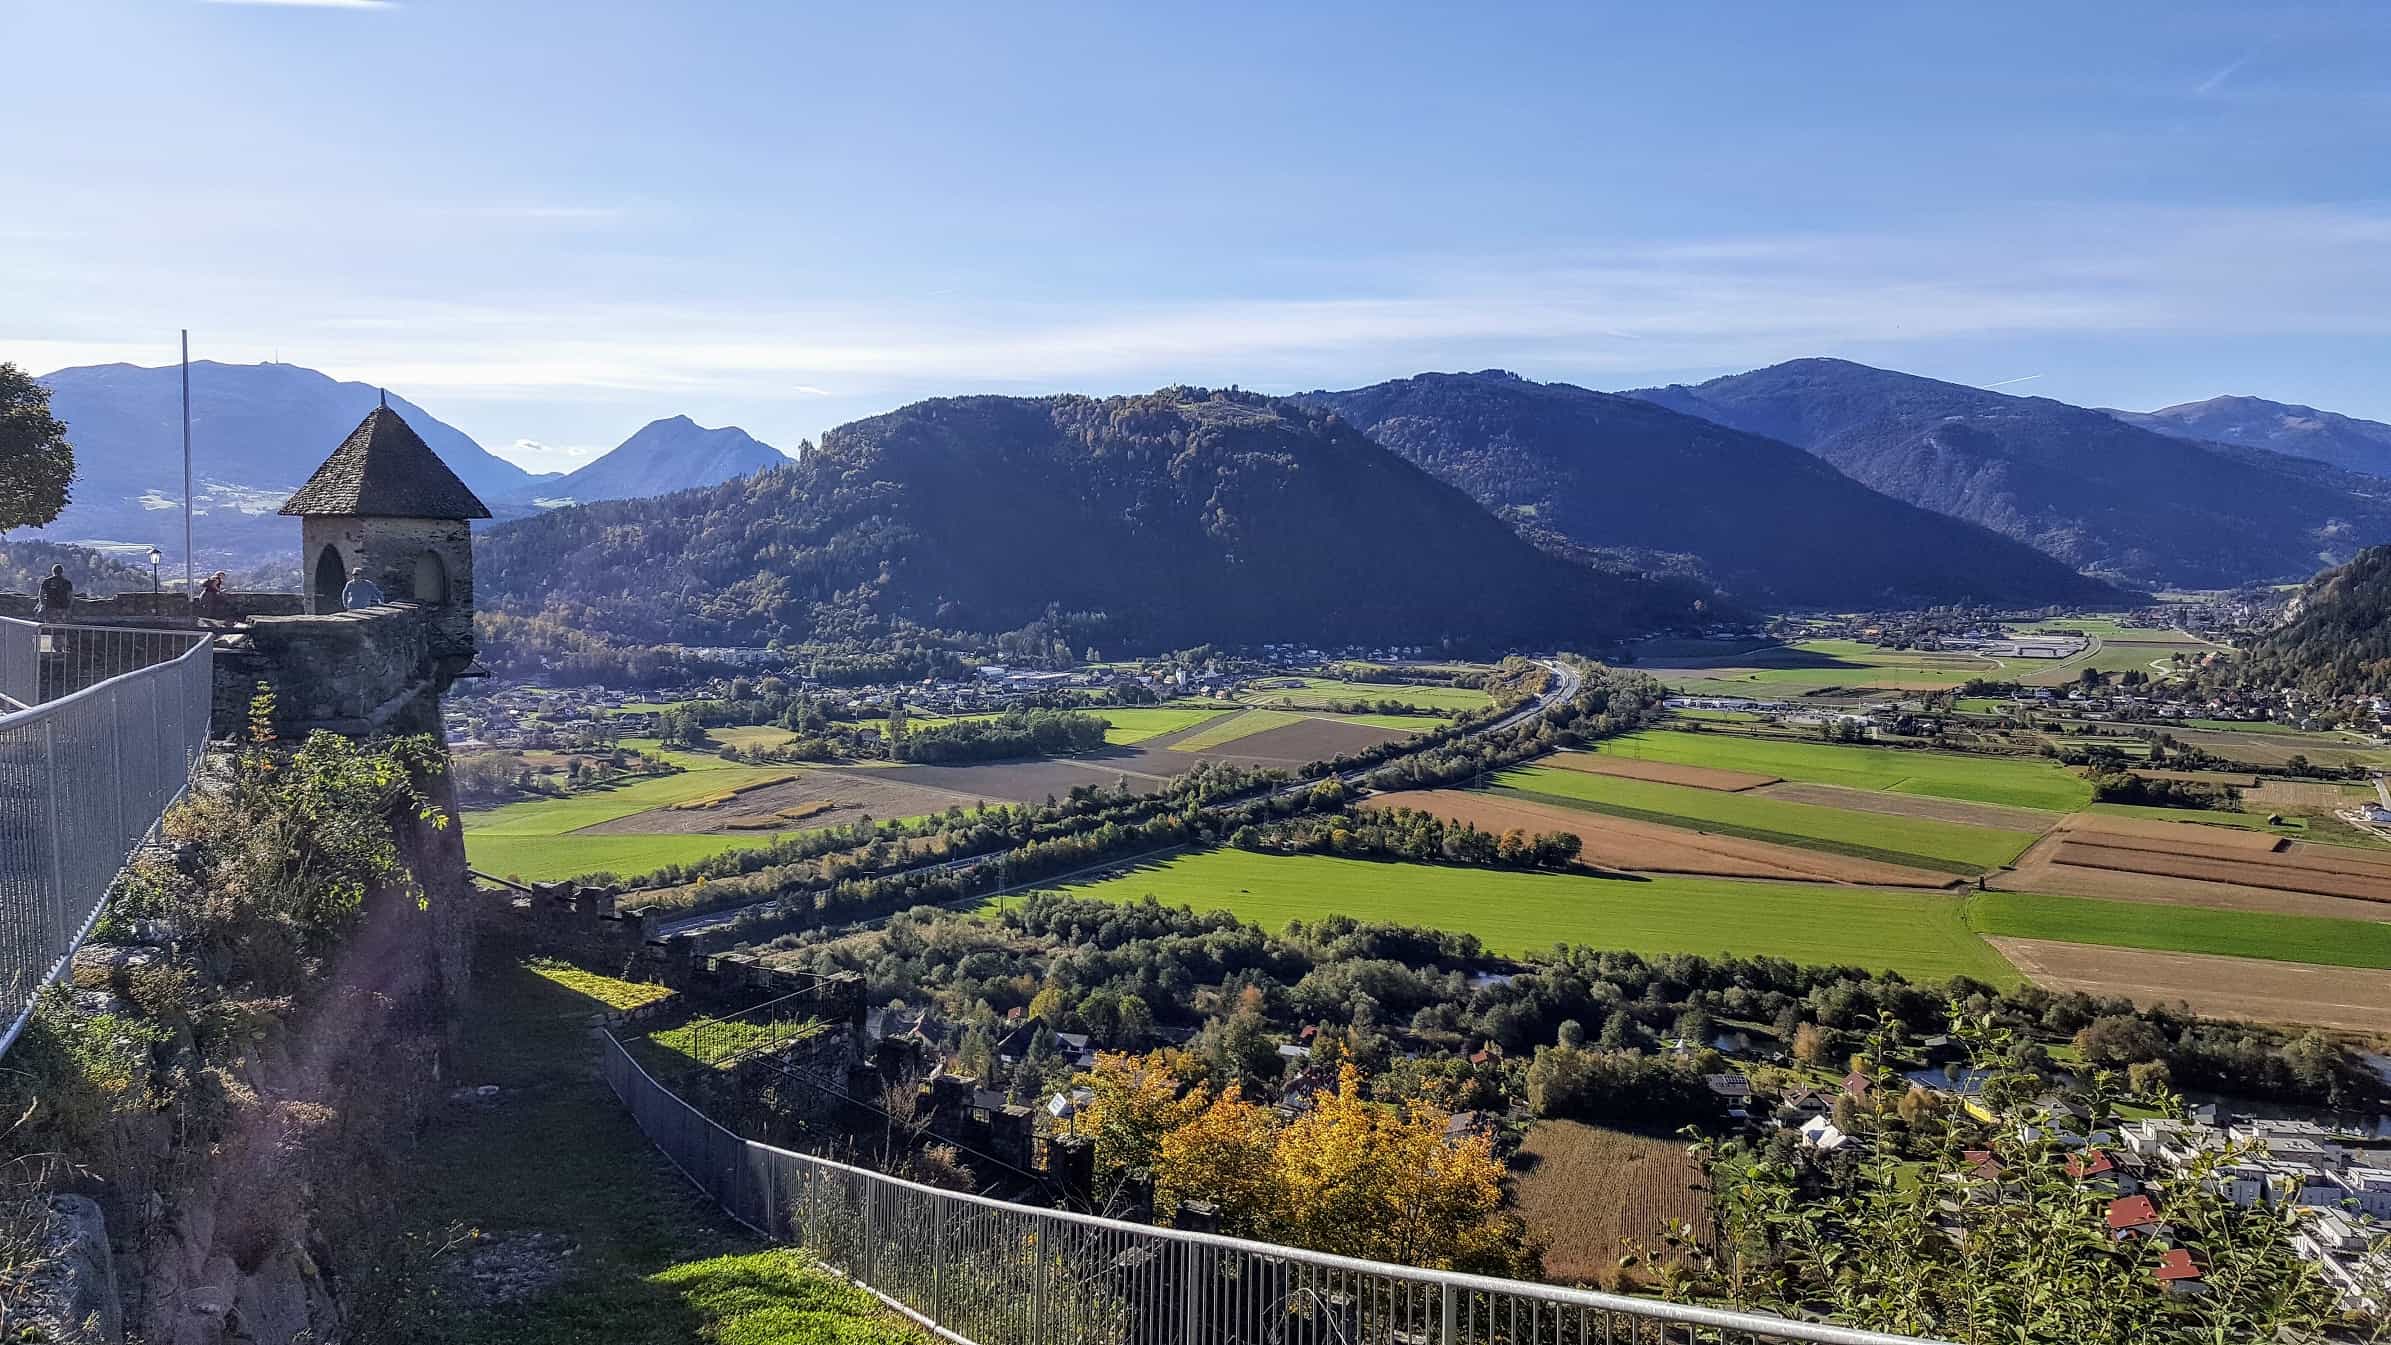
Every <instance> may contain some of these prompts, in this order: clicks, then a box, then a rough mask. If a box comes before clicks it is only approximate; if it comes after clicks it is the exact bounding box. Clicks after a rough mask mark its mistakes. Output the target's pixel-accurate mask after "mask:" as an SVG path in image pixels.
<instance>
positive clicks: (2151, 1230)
mask: <svg viewBox="0 0 2391 1345" xmlns="http://www.w3.org/2000/svg"><path fill="white" fill-rule="evenodd" d="M2161 1227H2162V1225H2161V1224H2160V1223H2159V1211H2158V1207H2157V1206H2156V1205H2153V1204H2151V1203H2150V1197H2148V1196H2125V1197H2122V1198H2120V1199H2117V1200H2112V1201H2110V1202H2109V1236H2110V1237H2112V1238H2115V1239H2116V1240H2117V1241H2119V1242H2123V1241H2125V1240H2126V1239H2127V1238H2146V1237H2150V1236H2152V1235H2153V1234H2155V1233H2157V1232H2158V1231H2159V1229H2160V1228H2161Z"/></svg>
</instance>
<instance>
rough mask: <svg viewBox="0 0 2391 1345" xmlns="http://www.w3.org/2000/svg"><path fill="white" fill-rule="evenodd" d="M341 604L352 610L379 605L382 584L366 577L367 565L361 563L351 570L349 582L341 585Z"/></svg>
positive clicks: (380, 603)
mask: <svg viewBox="0 0 2391 1345" xmlns="http://www.w3.org/2000/svg"><path fill="white" fill-rule="evenodd" d="M340 605H341V606H342V607H345V608H347V609H348V610H349V611H352V612H354V611H356V610H357V609H358V608H360V607H379V606H381V605H382V586H381V585H379V584H377V583H375V582H374V581H373V580H371V579H368V578H366V577H365V567H364V566H362V565H360V566H358V567H357V568H356V569H354V570H351V571H349V582H348V583H346V584H344V585H342V586H341V590H340Z"/></svg>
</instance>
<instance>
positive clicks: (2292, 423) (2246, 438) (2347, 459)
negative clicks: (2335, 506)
mask: <svg viewBox="0 0 2391 1345" xmlns="http://www.w3.org/2000/svg"><path fill="white" fill-rule="evenodd" d="M2109 414H2110V415H2112V416H2115V417H2117V418H2118V419H2119V420H2122V421H2124V422H2126V423H2127V424H2129V425H2139V426H2141V427H2142V428H2143V429H2146V430H2156V431H2158V432H2159V433H2160V434H2168V435H2173V436H2175V437H2176V438H2178V439H2206V440H2209V441H2211V442H2214V443H2220V444H2237V445H2240V446H2241V447H2243V448H2263V449H2266V450H2268V451H2270V452H2275V453H2288V454H2290V455H2291V456H2293V457H2295V458H2313V459H2315V460H2316V461H2318V462H2326V463H2331V464H2332V465H2333V466H2335V467H2339V468H2341V469H2342V470H2344V471H2351V472H2362V473H2364V474H2365V475H2367V476H2383V477H2391V425H2385V424H2383V423H2382V422H2381V421H2379V420H2359V419H2358V418H2357V417H2355V416H2344V415H2339V414H2336V413H2334V412H2331V411H2319V410H2317V409H2316V408H2315V407H2313V406H2297V405H2293V404H2291V403H2288V402H2270V401H2268V400H2266V399H2265V398H2263V397H2211V398H2209V399H2208V400H2207V401H2205V402H2184V403H2182V404H2180V405H2177V406H2164V407H2160V408H2159V409H2158V410H2156V411H2111V412H2110V413H2109Z"/></svg>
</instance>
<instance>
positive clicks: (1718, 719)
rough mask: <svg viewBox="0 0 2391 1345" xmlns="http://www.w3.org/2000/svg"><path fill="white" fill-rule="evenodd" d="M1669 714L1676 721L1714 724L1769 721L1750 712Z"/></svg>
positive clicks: (1675, 712) (1680, 711)
mask: <svg viewBox="0 0 2391 1345" xmlns="http://www.w3.org/2000/svg"><path fill="white" fill-rule="evenodd" d="M1669 714H1670V716H1671V717H1673V718H1676V719H1699V720H1703V721H1705V722H1707V723H1712V724H1758V723H1763V722H1765V721H1766V720H1767V719H1768V716H1766V715H1758V714H1753V713H1752V712H1751V711H1749V710H1671V711H1669Z"/></svg>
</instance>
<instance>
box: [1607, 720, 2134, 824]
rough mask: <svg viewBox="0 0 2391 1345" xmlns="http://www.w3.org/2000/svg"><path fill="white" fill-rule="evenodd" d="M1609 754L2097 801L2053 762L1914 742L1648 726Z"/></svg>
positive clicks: (1927, 789)
mask: <svg viewBox="0 0 2391 1345" xmlns="http://www.w3.org/2000/svg"><path fill="white" fill-rule="evenodd" d="M1599 750H1600V751H1602V752H1603V753H1604V754H1606V755H1609V756H1617V757H1631V758H1634V759H1635V760H1638V761H1668V762H1676V763H1679V764H1682V765H1687V766H1712V767H1716V768H1719V769H1721V770H1737V771H1757V772H1759V773H1761V774H1763V775H1780V776H1783V777H1784V778H1786V779H1788V780H1806V781H1809V782H1811V783H1814V784H1823V785H1842V786H1844V787H1846V788H1849V789H1874V790H1883V791H1888V792H1891V793H1895V794H1926V795H1931V796H1933V797H1935V798H1944V799H1960V800H1963V801H1966V802H1969V803H1999V804H2006V805H2008V806H2010V807H2013V808H2043V809H2048V810H2051V811H2054V812H2068V811H2072V810H2074V809H2077V808H2081V807H2083V806H2084V805H2086V804H2088V803H2090V802H2092V786H2091V784H2090V783H2088V782H2087V781H2085V780H2084V779H2082V778H2081V777H2079V776H2078V775H2076V774H2075V773H2074V772H2073V771H2070V770H2069V769H2068V768H2067V767H2065V766H2062V765H2059V764H2058V763H2057V762H2054V761H2045V760H2041V759H2039V758H2026V757H1992V756H1971V755H1966V754H1962V753H1958V752H1928V751H1921V750H1918V749H1915V748H1900V747H1859V746H1847V745H1843V744H1838V743H1822V742H1821V743H1812V742H1796V741H1792V740H1788V739H1783V738H1755V737H1744V736H1740V735H1737V734H1732V733H1684V732H1671V731H1666V730H1664V731H1660V732H1646V733H1635V734H1629V735H1628V736H1626V737H1624V738H1614V739H1611V740H1609V741H1607V742H1605V743H1603V744H1601V746H1600V749H1599Z"/></svg>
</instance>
